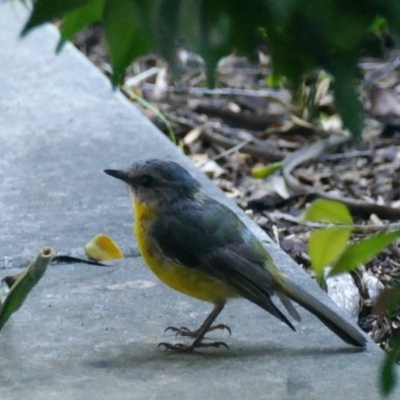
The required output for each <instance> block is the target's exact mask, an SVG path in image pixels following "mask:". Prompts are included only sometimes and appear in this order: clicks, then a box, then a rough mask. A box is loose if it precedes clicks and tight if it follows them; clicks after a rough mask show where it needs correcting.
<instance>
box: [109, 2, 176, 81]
mask: <svg viewBox="0 0 400 400" xmlns="http://www.w3.org/2000/svg"><path fill="white" fill-rule="evenodd" d="M153 4H154V2H152V1H149V2H147V1H146V2H139V1H132V0H118V1H116V0H105V6H104V10H103V19H104V33H105V37H106V42H107V45H108V50H109V53H110V58H111V64H112V67H113V77H112V81H113V84H114V85H116V84H117V83H118V82H119V81H120V80H121V78H122V76H123V74H124V72H125V70H126V68H127V67H128V66H129V64H130V63H131V62H132V60H134V59H135V58H137V57H139V56H140V55H143V54H146V53H149V52H151V51H152V50H153V43H154V42H153V37H152V34H153V26H152V18H151V13H150V10H149V6H150V7H151V6H152V5H153ZM171 51H173V50H172V49H171Z"/></svg>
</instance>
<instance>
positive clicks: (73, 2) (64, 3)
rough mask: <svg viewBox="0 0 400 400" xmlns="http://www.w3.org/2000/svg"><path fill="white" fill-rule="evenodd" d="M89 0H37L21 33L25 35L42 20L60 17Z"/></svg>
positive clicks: (48, 20)
mask: <svg viewBox="0 0 400 400" xmlns="http://www.w3.org/2000/svg"><path fill="white" fill-rule="evenodd" d="M89 1H90V0H37V1H35V2H34V4H33V10H32V13H31V15H30V17H29V20H28V22H27V23H26V25H25V27H24V29H23V30H22V33H21V35H22V36H24V35H26V34H27V33H28V32H29V31H30V30H31V29H33V28H35V27H36V26H38V25H41V24H43V23H44V22H50V21H52V20H54V19H55V18H61V17H62V16H64V15H65V14H66V13H69V12H70V11H72V10H75V9H77V8H79V7H82V6H84V5H85V4H86V3H88V2H89Z"/></svg>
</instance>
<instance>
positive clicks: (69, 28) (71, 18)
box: [56, 0, 104, 52]
mask: <svg viewBox="0 0 400 400" xmlns="http://www.w3.org/2000/svg"><path fill="white" fill-rule="evenodd" d="M103 6H104V0H89V1H88V2H87V3H86V4H85V5H83V6H82V7H79V8H77V9H75V10H73V11H71V12H69V13H67V14H66V15H65V16H64V18H63V21H62V25H61V28H60V31H61V36H62V38H61V39H60V41H59V43H58V45H57V50H56V51H57V52H59V51H60V50H61V49H62V47H63V45H64V43H65V42H66V41H67V40H70V39H71V38H72V37H73V36H74V35H75V34H76V33H77V32H79V31H80V30H82V29H83V28H84V27H86V26H88V25H91V24H93V23H95V22H97V21H99V20H100V19H101V15H102V11H103Z"/></svg>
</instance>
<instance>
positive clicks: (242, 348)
mask: <svg viewBox="0 0 400 400" xmlns="http://www.w3.org/2000/svg"><path fill="white" fill-rule="evenodd" d="M363 351H365V349H364V348H354V347H332V346H330V347H301V348H300V347H291V346H279V345H277V344H276V343H273V342H262V343H244V342H243V343H241V342H236V343H234V344H232V345H231V346H230V349H229V350H226V349H224V348H219V349H207V350H203V349H202V350H197V351H194V352H191V353H179V352H174V351H165V350H162V349H161V348H158V347H157V345H155V344H154V343H151V344H149V343H144V342H132V343H129V344H126V345H123V346H118V347H117V346H116V347H114V348H110V347H107V349H104V350H103V351H100V353H98V354H97V357H96V358H95V359H92V360H87V361H86V363H88V364H89V366H91V367H93V368H107V369H108V368H111V369H112V368H141V367H142V366H143V365H145V364H158V365H159V366H162V364H167V363H168V364H170V363H171V362H174V363H175V364H177V365H179V364H183V365H185V364H187V363H188V362H190V363H193V362H194V361H195V362H198V363H197V364H198V365H202V364H203V365H204V366H205V367H207V365H209V363H208V361H211V360H212V361H213V362H215V361H219V362H222V363H224V362H226V361H229V360H231V361H232V360H237V359H240V360H247V361H248V360H249V359H252V360H257V359H260V358H267V359H268V360H269V361H276V360H277V359H279V360H281V359H285V358H288V357H297V358H304V359H307V358H308V359H309V358H318V357H324V358H326V357H334V356H338V355H345V354H349V355H350V354H354V353H360V352H363Z"/></svg>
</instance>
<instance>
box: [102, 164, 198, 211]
mask: <svg viewBox="0 0 400 400" xmlns="http://www.w3.org/2000/svg"><path fill="white" fill-rule="evenodd" d="M104 172H105V173H106V174H108V175H111V176H113V177H114V178H117V179H120V180H122V181H124V182H126V183H127V184H128V186H129V188H130V190H131V192H132V194H133V195H134V197H135V198H136V199H137V200H139V201H140V202H143V203H146V204H147V205H149V206H150V207H156V206H159V205H162V204H168V203H169V204H171V203H175V202H179V201H182V200H188V199H193V198H194V197H195V196H196V194H197V193H198V192H199V191H200V187H201V186H200V183H199V182H198V181H197V180H196V179H194V178H193V177H192V176H191V175H190V174H189V172H188V171H186V169H185V168H183V167H181V166H180V165H179V164H177V163H175V162H173V161H165V160H159V159H151V160H145V161H139V162H137V163H135V164H133V165H132V167H130V168H128V169H127V170H110V169H107V170H105V171H104Z"/></svg>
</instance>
